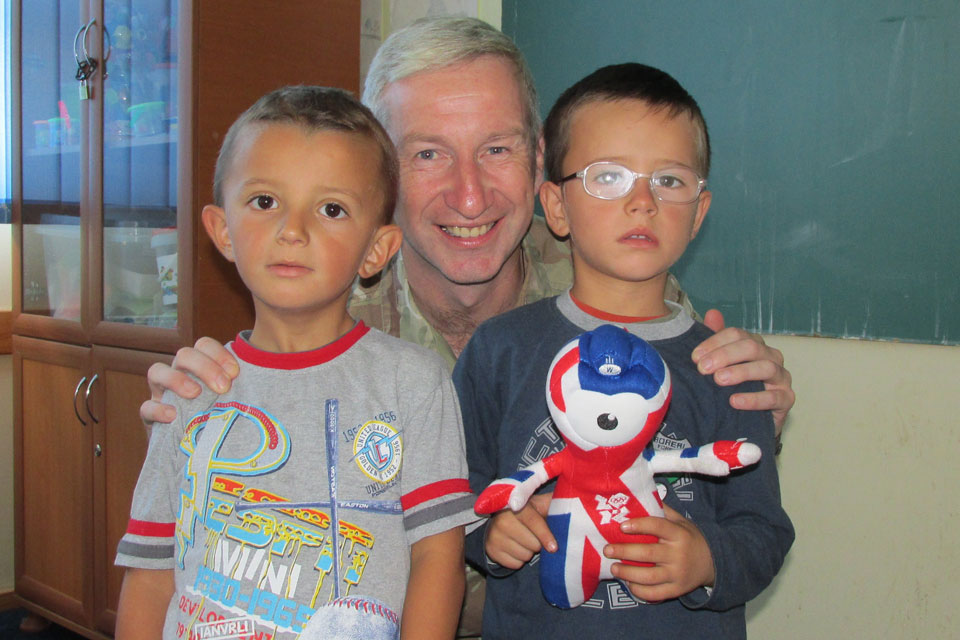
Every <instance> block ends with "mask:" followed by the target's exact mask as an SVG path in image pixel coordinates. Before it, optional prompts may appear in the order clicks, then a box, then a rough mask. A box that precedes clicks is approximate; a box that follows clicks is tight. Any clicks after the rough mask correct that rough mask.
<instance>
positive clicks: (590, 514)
mask: <svg viewBox="0 0 960 640" xmlns="http://www.w3.org/2000/svg"><path fill="white" fill-rule="evenodd" d="M546 394H547V404H548V406H549V408H550V415H551V417H552V418H553V421H554V423H555V424H556V425H557V428H558V429H559V431H560V435H561V436H562V437H563V440H564V442H565V443H566V446H565V448H564V449H563V450H562V451H560V452H559V453H556V454H554V455H551V456H548V457H547V458H544V459H543V460H541V461H539V462H537V463H535V464H533V465H530V466H529V467H526V468H524V469H521V470H520V471H518V472H517V473H515V474H513V475H512V476H510V477H509V478H503V479H499V480H495V481H494V482H492V483H491V484H490V485H489V486H488V487H487V488H486V489H485V490H484V491H483V493H481V494H480V497H479V498H478V499H477V503H476V505H475V509H476V511H477V513H481V514H485V513H494V512H496V511H499V510H501V509H504V508H507V507H509V508H510V509H512V510H514V511H519V510H520V509H522V508H523V506H524V505H525V504H526V503H527V500H529V499H530V497H531V496H532V495H533V494H534V493H535V492H536V490H537V489H538V488H539V487H540V486H541V485H543V484H544V483H545V482H547V481H548V480H550V479H552V478H557V484H556V487H555V489H554V492H553V498H552V500H551V502H550V507H549V511H548V515H547V524H548V525H549V526H550V530H551V531H552V532H553V535H554V537H555V538H556V539H557V544H558V550H557V551H556V552H553V553H551V552H548V551H546V550H541V553H540V587H541V589H542V591H543V594H544V596H545V597H546V599H547V600H548V601H549V602H550V603H551V604H553V605H555V606H557V607H560V608H563V609H569V608H571V607H576V606H579V605H580V604H583V602H585V601H586V600H587V599H588V598H590V597H591V596H592V595H593V593H594V591H595V590H596V588H597V586H598V585H599V583H600V581H601V580H609V579H612V578H613V574H612V573H611V571H610V569H611V567H612V566H613V564H614V563H615V562H619V561H618V560H612V559H609V558H605V557H604V556H603V553H602V551H603V547H604V545H606V544H608V543H611V542H628V543H636V542H645V543H655V542H657V539H656V538H655V537H654V536H646V535H632V534H625V533H623V532H621V531H620V524H621V523H622V522H624V521H625V520H627V519H631V518H639V517H643V516H648V515H653V516H661V517H662V516H663V503H662V502H661V499H660V495H659V493H658V491H657V485H656V482H655V481H654V479H653V476H654V474H658V473H700V474H706V475H711V476H724V475H727V474H729V473H730V471H731V470H733V469H739V468H741V467H744V466H747V465H750V464H753V463H755V462H756V461H757V460H759V459H760V448H759V447H757V446H756V445H755V444H751V443H747V442H743V441H730V440H723V441H718V442H714V443H710V444H704V445H702V446H699V447H689V448H686V449H680V450H671V451H657V450H654V449H653V448H648V447H647V445H648V444H649V443H650V441H651V440H652V439H653V436H654V435H655V434H656V432H657V430H658V429H659V428H660V425H661V423H662V422H663V417H664V414H666V412H667V408H668V407H669V405H670V396H671V383H670V370H669V369H668V368H667V366H666V363H665V362H664V361H663V358H661V357H660V354H659V353H657V351H656V349H654V348H653V347H652V346H650V345H649V344H648V343H646V342H645V341H643V340H641V339H640V338H638V337H636V336H634V335H632V334H630V333H629V332H627V331H625V330H624V329H622V328H619V327H615V326H613V325H603V326H601V327H598V328H597V329H594V330H593V331H588V332H586V333H584V334H581V335H580V336H579V338H576V339H574V340H572V341H570V342H569V343H567V344H566V345H565V346H564V347H563V348H561V349H560V352H559V353H558V354H557V356H556V357H555V358H554V360H553V363H552V364H551V365H550V370H549V373H548V375H547V385H546Z"/></svg>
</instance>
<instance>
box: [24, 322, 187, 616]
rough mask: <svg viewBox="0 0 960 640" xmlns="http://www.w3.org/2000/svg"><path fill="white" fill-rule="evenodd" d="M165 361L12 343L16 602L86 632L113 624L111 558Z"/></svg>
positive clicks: (115, 572) (115, 593)
mask: <svg viewBox="0 0 960 640" xmlns="http://www.w3.org/2000/svg"><path fill="white" fill-rule="evenodd" d="M158 359H167V360H169V356H166V357H164V356H162V355H158V354H154V353H149V352H143V351H134V350H129V349H118V348H115V347H100V346H94V347H81V346H77V345H70V344H63V343H57V342H52V341H48V340H37V339H34V338H24V337H19V336H16V337H14V393H15V396H16V397H17V398H19V399H20V402H19V403H18V405H17V409H16V420H17V423H18V429H17V430H16V435H15V443H14V455H15V456H16V457H17V459H18V460H20V461H23V464H20V465H18V467H17V473H16V475H15V479H16V489H15V491H16V495H17V512H16V514H15V519H16V536H17V558H16V561H17V593H18V595H19V596H21V597H22V598H25V599H27V600H28V601H29V602H30V603H33V604H36V605H38V606H39V607H41V611H42V612H43V613H45V614H48V615H50V614H54V615H52V616H51V617H54V618H55V619H56V620H57V621H59V622H61V623H64V624H67V625H68V626H71V627H73V628H75V629H77V630H79V631H83V630H84V628H90V629H95V630H99V631H102V632H105V633H110V632H111V631H112V630H113V627H114V624H115V622H116V603H117V599H118V597H119V593H120V583H121V580H122V578H123V572H122V571H121V570H120V569H117V568H116V567H114V566H113V556H114V554H115V552H116V547H117V542H118V541H119V540H120V537H121V536H122V535H123V532H124V530H125V528H126V524H127V517H128V514H129V513H130V499H131V497H132V493H131V491H132V487H133V486H134V485H135V484H136V480H137V476H138V474H139V471H140V464H141V463H142V462H143V457H144V455H145V454H146V449H147V433H146V430H145V429H144V427H143V424H142V423H141V422H140V419H139V417H138V411H137V410H138V408H139V405H140V403H141V402H143V400H145V399H146V397H147V396H148V393H147V388H146V372H147V369H148V368H149V366H150V365H151V364H152V363H153V362H155V361H157V360H158ZM71 623H72V624H71ZM74 625H76V626H74ZM78 627H80V628H78Z"/></svg>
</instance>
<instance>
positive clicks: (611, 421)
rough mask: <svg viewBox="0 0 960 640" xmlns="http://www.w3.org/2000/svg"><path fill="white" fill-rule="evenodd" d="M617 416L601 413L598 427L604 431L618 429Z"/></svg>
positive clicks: (598, 417)
mask: <svg viewBox="0 0 960 640" xmlns="http://www.w3.org/2000/svg"><path fill="white" fill-rule="evenodd" d="M617 424H619V422H618V421H617V416H615V415H613V414H611V413H601V414H600V415H599V416H597V426H598V427H600V428H601V429H603V430H604V431H612V430H614V429H616V428H617Z"/></svg>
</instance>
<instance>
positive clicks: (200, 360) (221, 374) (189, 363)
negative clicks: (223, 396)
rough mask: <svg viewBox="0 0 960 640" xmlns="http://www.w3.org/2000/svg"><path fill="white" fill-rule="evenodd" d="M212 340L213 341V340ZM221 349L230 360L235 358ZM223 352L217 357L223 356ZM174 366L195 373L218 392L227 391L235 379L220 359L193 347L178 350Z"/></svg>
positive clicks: (179, 369) (175, 390)
mask: <svg viewBox="0 0 960 640" xmlns="http://www.w3.org/2000/svg"><path fill="white" fill-rule="evenodd" d="M201 340H203V338H201ZM208 340H209V338H208ZM211 342H213V341H212V340H211ZM197 344H200V341H198V342H197ZM220 349H221V350H222V351H223V354H226V358H228V359H230V360H232V359H233V358H232V356H231V355H230V353H229V352H228V351H227V350H226V349H224V348H223V347H222V346H221V347H220ZM223 354H221V355H220V356H215V357H220V358H223ZM234 366H236V362H234ZM173 368H174V369H176V370H177V371H178V372H186V373H191V374H193V375H194V376H196V377H197V378H199V379H200V382H202V383H203V384H205V385H206V386H207V387H209V388H210V389H212V390H213V391H215V392H217V393H225V392H226V391H227V390H228V389H230V381H231V380H232V379H233V376H229V375H228V374H227V372H226V371H225V370H224V368H223V365H222V364H221V362H220V361H219V360H216V359H215V358H214V357H211V356H209V355H207V353H205V352H203V351H201V350H199V349H196V348H193V349H191V348H189V347H183V348H182V349H180V350H179V351H177V355H176V357H175V358H174V359H173ZM181 375H182V374H181ZM148 379H149V374H148ZM168 388H169V389H170V390H171V391H173V392H174V393H176V394H177V395H180V393H179V392H178V390H177V388H175V387H168ZM181 397H194V396H181Z"/></svg>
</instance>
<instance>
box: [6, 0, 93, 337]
mask: <svg viewBox="0 0 960 640" xmlns="http://www.w3.org/2000/svg"><path fill="white" fill-rule="evenodd" d="M81 20H82V18H81V12H80V3H79V2H58V1H57V0H31V1H30V2H24V3H22V9H21V25H22V26H21V33H23V34H25V37H23V38H22V43H21V47H22V49H21V65H22V67H21V68H22V76H21V114H22V116H21V123H20V125H21V134H22V138H21V140H22V141H23V143H22V156H23V157H22V165H21V166H22V168H23V173H22V175H23V178H22V185H23V186H22V194H23V205H22V210H21V222H22V256H21V259H22V265H21V274H22V283H21V286H22V292H23V295H22V310H23V312H24V313H31V314H36V315H43V316H51V317H55V318H62V319H66V320H73V321H77V322H79V321H80V311H81V299H82V295H81V291H82V290H81V286H80V285H81V273H82V265H81V251H80V247H81V228H82V227H81V225H80V199H81V194H82V184H83V180H84V179H85V172H86V169H85V166H84V163H83V158H82V153H81V144H80V143H81V140H82V138H83V135H82V131H81V129H82V127H83V117H82V114H81V112H80V109H81V104H80V103H81V100H80V95H79V91H78V87H79V83H78V82H77V80H76V78H75V74H76V72H77V61H76V57H75V53H74V51H75V50H74V45H75V44H76V46H77V49H78V50H79V48H81V47H82V43H81V42H80V38H79V34H80V32H81V29H82V27H83V26H84V22H82V21H81ZM27 34H29V35H27Z"/></svg>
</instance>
